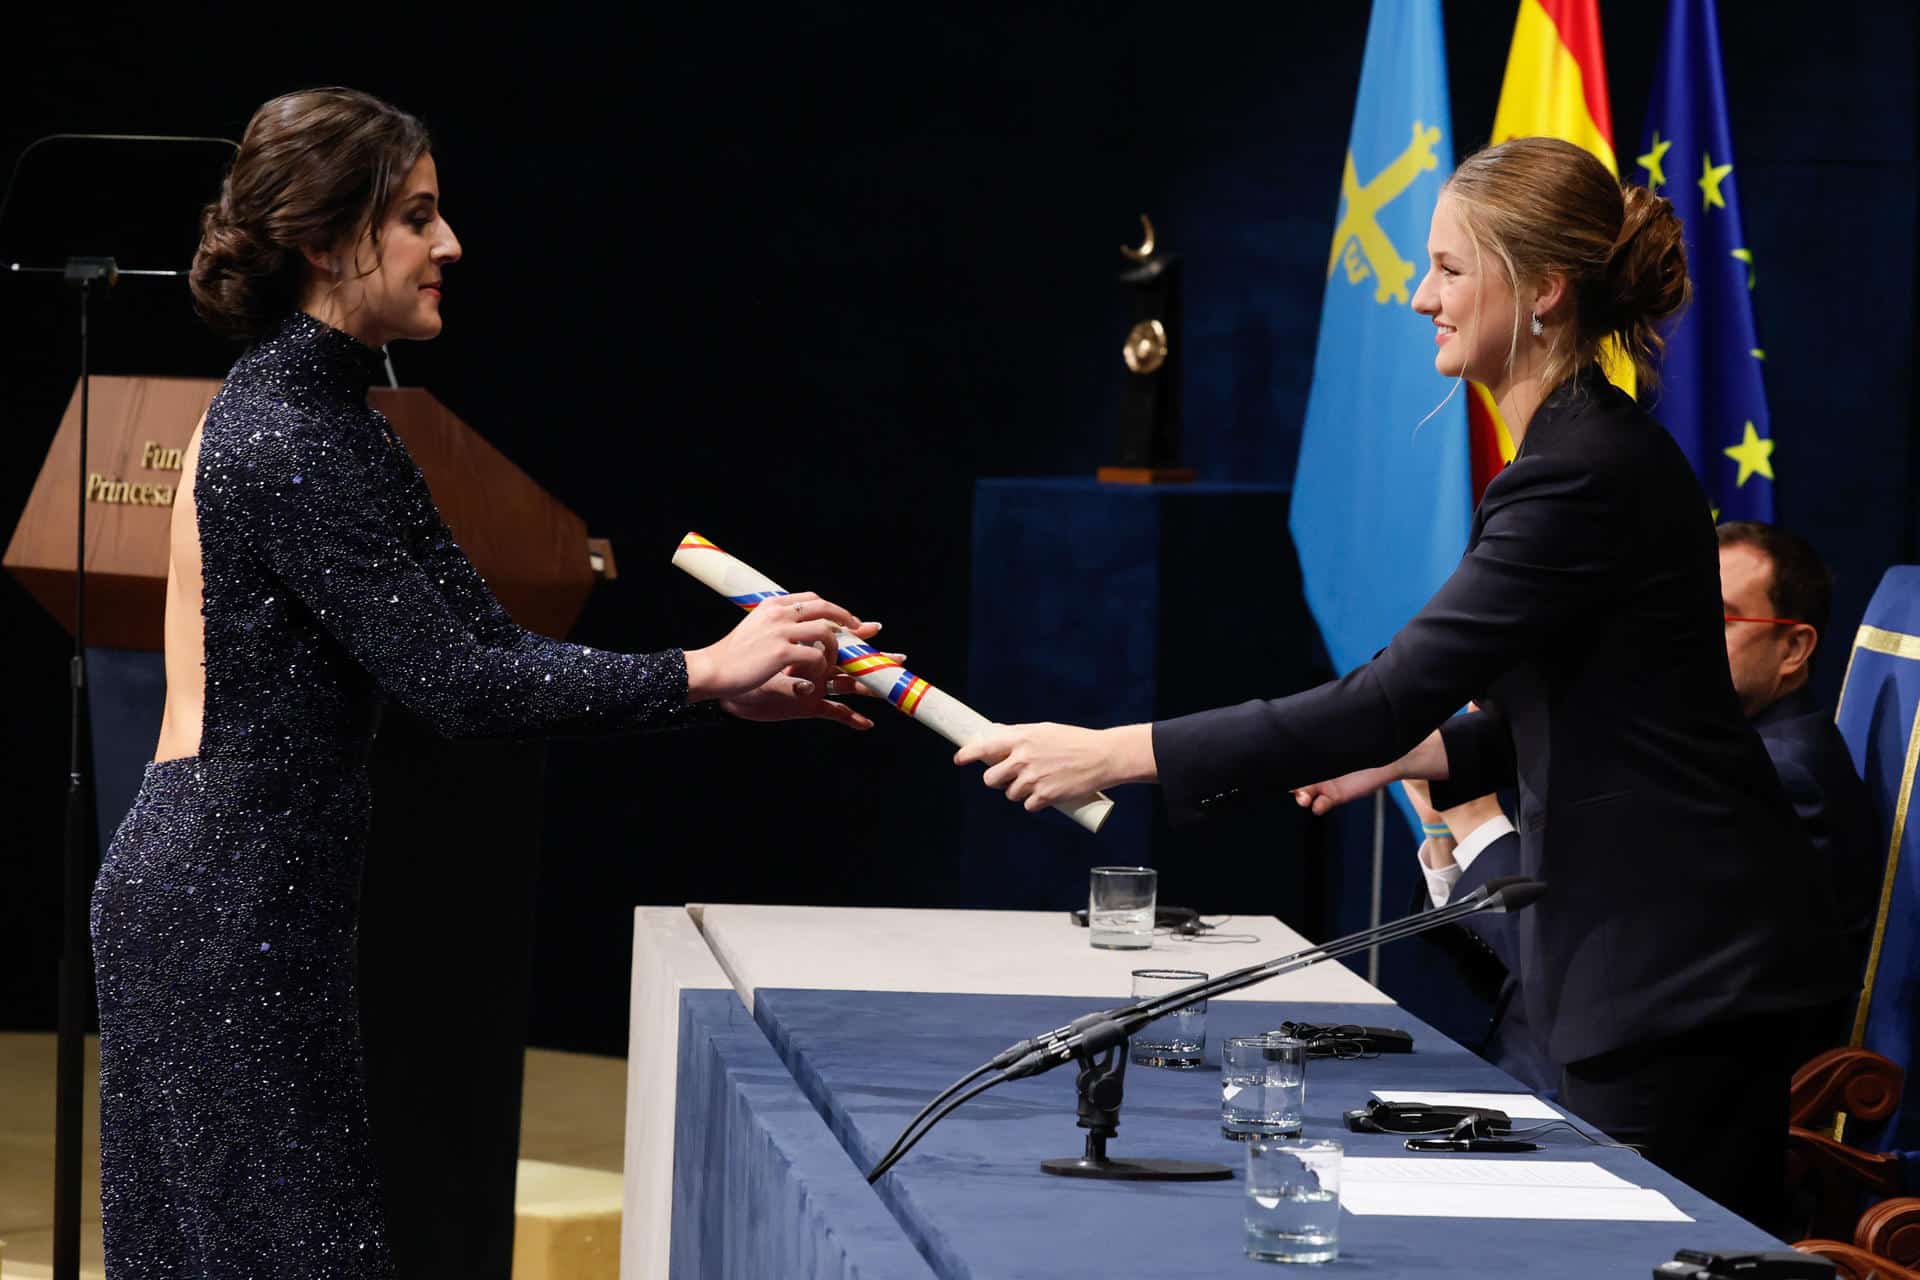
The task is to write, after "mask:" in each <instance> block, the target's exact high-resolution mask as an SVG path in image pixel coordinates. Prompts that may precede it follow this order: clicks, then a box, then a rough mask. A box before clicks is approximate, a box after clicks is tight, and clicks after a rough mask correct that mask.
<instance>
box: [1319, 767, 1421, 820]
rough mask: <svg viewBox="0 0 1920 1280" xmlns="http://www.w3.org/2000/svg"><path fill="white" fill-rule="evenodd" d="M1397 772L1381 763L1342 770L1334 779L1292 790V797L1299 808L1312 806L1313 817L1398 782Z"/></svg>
mask: <svg viewBox="0 0 1920 1280" xmlns="http://www.w3.org/2000/svg"><path fill="white" fill-rule="evenodd" d="M1399 776H1400V775H1399V774H1398V773H1397V772H1396V771H1395V769H1394V767H1393V766H1392V765H1390V764H1389V765H1381V766H1380V767H1379V768H1377V769H1356V770H1354V771H1353V772H1352V773H1343V774H1341V775H1340V776H1339V777H1337V778H1329V779H1327V780H1326V781H1325V782H1316V783H1313V784H1312V785H1310V786H1305V787H1297V788H1295V789H1294V793H1293V798H1294V800H1295V802H1296V803H1298V804H1299V806H1300V807H1301V808H1302V809H1311V810H1312V811H1313V814H1314V816H1315V817H1319V816H1320V815H1322V814H1326V813H1331V812H1333V811H1334V810H1335V809H1337V808H1339V807H1340V806H1341V805H1343V804H1345V803H1347V801H1349V800H1358V799H1360V798H1361V797H1363V796H1370V795H1372V794H1373V793H1374V792H1376V791H1378V790H1380V788H1382V787H1385V786H1391V785H1392V784H1393V783H1395V782H1397V781H1399Z"/></svg>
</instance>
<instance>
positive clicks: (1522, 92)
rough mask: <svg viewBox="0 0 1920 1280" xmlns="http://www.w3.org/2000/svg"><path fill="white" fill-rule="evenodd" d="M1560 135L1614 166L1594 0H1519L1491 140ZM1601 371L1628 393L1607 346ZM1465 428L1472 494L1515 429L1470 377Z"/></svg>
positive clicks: (1508, 452)
mask: <svg viewBox="0 0 1920 1280" xmlns="http://www.w3.org/2000/svg"><path fill="white" fill-rule="evenodd" d="M1510 138H1559V139H1561V140H1562V141H1564V142H1571V143H1572V144H1573V145H1574V146H1576V147H1579V148H1581V149H1582V150H1583V151H1587V152H1589V153H1591V154H1592V155H1593V156H1594V157H1595V158H1596V159H1598V160H1599V161H1600V163H1601V164H1604V165H1605V166H1607V172H1608V173H1611V174H1616V175H1617V174H1618V173H1619V172H1620V166H1619V165H1618V164H1617V163H1615V160H1614V154H1613V109H1612V107H1610V106H1609V105H1608V98H1607V60H1606V55H1605V53H1604V51H1603V50H1602V48H1601V43H1600V9H1599V4H1598V0H1520V14H1519V16H1518V17H1517V18H1515V19H1514V23H1513V44H1512V46H1511V47H1510V48H1509V49H1508V51H1507V74H1506V78H1505V79H1504V80H1502V81H1501V82H1500V105H1499V106H1498V107H1497V108H1495V110H1494V113H1493V141H1494V142H1496V143H1500V142H1506V141H1507V140H1508V139H1510ZM1602 362H1603V363H1604V365H1605V366H1606V370H1607V376H1608V377H1609V378H1611V379H1613V381H1614V382H1615V383H1616V384H1617V385H1619V386H1620V387H1621V389H1623V390H1625V391H1626V392H1628V393H1629V394H1631V393H1632V392H1633V389H1634V386H1633V365H1632V364H1631V363H1629V362H1628V361H1626V360H1624V359H1622V358H1621V357H1620V356H1619V354H1618V353H1617V352H1615V351H1613V350H1612V349H1611V348H1609V349H1608V350H1607V351H1606V352H1604V353H1603V354H1602ZM1468 431H1469V432H1470V433H1471V437H1472V441H1473V445H1472V447H1473V500H1474V501H1475V502H1478V501H1479V500H1480V495H1481V494H1482V493H1484V492H1485V491H1486V487H1487V482H1488V481H1490V480H1492V479H1493V478H1494V476H1496V475H1498V474H1499V473H1500V468H1501V467H1504V466H1506V465H1507V463H1509V462H1511V461H1513V435H1512V433H1511V432H1509V431H1508V430H1507V424H1506V423H1505V422H1503V421H1501V419H1500V411H1499V409H1498V408H1496V407H1495V406H1494V403H1493V397H1492V396H1491V395H1489V394H1488V393H1487V389H1486V388H1485V387H1483V386H1480V385H1479V384H1478V383H1475V384H1474V386H1473V400H1472V402H1471V404H1470V413H1469V422H1468Z"/></svg>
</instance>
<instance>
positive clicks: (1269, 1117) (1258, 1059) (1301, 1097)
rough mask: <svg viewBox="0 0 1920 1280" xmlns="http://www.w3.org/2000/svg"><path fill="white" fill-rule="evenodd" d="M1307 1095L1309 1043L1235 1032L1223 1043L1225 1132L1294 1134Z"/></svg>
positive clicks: (1222, 1122) (1235, 1136) (1262, 1135)
mask: <svg viewBox="0 0 1920 1280" xmlns="http://www.w3.org/2000/svg"><path fill="white" fill-rule="evenodd" d="M1306 1101H1307V1044H1306V1041H1304V1040H1295V1039H1293V1038H1291V1037H1289V1036H1282V1035H1271V1034H1269V1035H1261V1036H1234V1037H1232V1038H1231V1039H1229V1040H1228V1041H1227V1042H1226V1043H1225V1044H1223V1045H1221V1046H1220V1132H1221V1133H1222V1134H1223V1135H1224V1136H1226V1137H1229V1138H1233V1139H1235V1140H1236V1141H1245V1140H1247V1139H1249V1138H1277V1137H1294V1136H1297V1135H1298V1134H1299V1132H1300V1121H1301V1115H1302V1113H1303V1112H1304V1111H1305V1109H1306Z"/></svg>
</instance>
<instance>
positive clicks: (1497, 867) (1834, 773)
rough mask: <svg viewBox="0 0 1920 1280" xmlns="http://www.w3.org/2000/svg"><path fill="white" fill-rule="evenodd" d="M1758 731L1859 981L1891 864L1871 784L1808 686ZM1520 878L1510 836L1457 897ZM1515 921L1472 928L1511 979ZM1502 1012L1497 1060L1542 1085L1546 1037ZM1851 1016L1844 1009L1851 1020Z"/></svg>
mask: <svg viewBox="0 0 1920 1280" xmlns="http://www.w3.org/2000/svg"><path fill="white" fill-rule="evenodd" d="M1750 723H1752V725H1753V727H1754V728H1755V729H1757V730H1758V731H1759V733H1760V741H1761V743H1762V744H1763V745H1765V747H1766V749H1767V755H1768V757H1770V758H1771V759H1772V761H1773V768H1774V772H1775V773H1776V774H1778V775H1779V778H1780V783H1781V786H1782V787H1783V788H1784V789H1785V791H1786V793H1787V799H1788V800H1789V801H1791V802H1792V804H1793V808H1794V812H1795V813H1797V814H1798V815H1799V816H1800V824H1801V826H1802V828H1803V829H1804V830H1805V831H1806V834H1807V839H1808V841H1809V843H1811V844H1812V846H1813V864H1814V866H1815V867H1817V868H1818V869H1819V870H1820V871H1821V872H1822V873H1823V874H1825V875H1826V876H1828V877H1830V878H1831V880H1832V882H1833V889H1834V897H1835V899H1836V902H1837V905H1838V907H1839V912H1840V923H1841V925H1842V926H1843V927H1844V928H1845V930H1846V932H1847V935H1848V938H1849V939H1850V944H1851V945H1850V947H1849V950H1848V957H1849V961H1848V962H1849V964H1850V965H1851V966H1852V971H1853V972H1855V973H1857V972H1858V971H1859V970H1860V968H1861V967H1862V966H1863V965H1864V964H1865V963H1866V949H1867V940H1868V938H1869V937H1870V936H1871V935H1872V931H1873V919H1874V914H1875V912H1876V911H1877V909H1878V907H1879V901H1880V876H1881V861H1880V856H1879V850H1878V848H1877V847H1876V846H1875V844H1874V836H1873V831H1874V826H1873V814H1872V811H1871V809H1870V808H1869V807H1868V800H1867V789H1866V784H1865V783H1863V782H1861V780H1860V775H1859V774H1857V773H1855V772H1854V771H1853V757H1852V756H1851V755H1849V754H1848V752H1847V744H1846V740H1845V739H1843V738H1842V737H1841V736H1840V731H1839V730H1838V729H1836V728H1834V725H1833V717H1831V716H1829V715H1828V714H1826V712H1825V711H1823V710H1822V709H1821V707H1820V704H1819V702H1818V701H1817V700H1816V699H1815V698H1814V696H1813V693H1812V691H1811V690H1808V689H1804V688H1803V689H1800V690H1797V691H1795V692H1793V693H1790V694H1788V695H1787V696H1786V697H1784V698H1782V699H1780V700H1779V701H1778V702H1776V703H1774V704H1773V705H1772V706H1770V707H1768V708H1767V709H1766V710H1764V711H1762V712H1761V713H1760V714H1759V715H1757V716H1755V717H1754V718H1753V719H1752V721H1751V722H1750ZM1519 874H1520V840H1519V837H1518V836H1511V835H1509V836H1502V837H1500V838H1499V839H1498V840H1495V841H1494V842H1493V843H1491V844H1489V845H1488V846H1487V847H1486V848H1485V849H1483V850H1481V852H1480V856H1479V857H1478V858H1476V859H1474V862H1473V865H1472V866H1470V867H1468V868H1467V869H1466V870H1465V871H1464V872H1462V873H1461V875H1460V879H1459V882H1458V883H1457V884H1456V885H1455V887H1454V893H1455V894H1456V895H1464V894H1468V893H1471V892H1473V890H1475V889H1477V888H1479V887H1480V886H1481V885H1483V884H1486V883H1488V882H1489V881H1491V880H1498V879H1499V878H1501V877H1502V876H1512V875H1519ZM1420 898H1421V907H1422V909H1425V908H1427V907H1430V906H1431V905H1432V903H1431V901H1430V900H1429V899H1428V898H1427V894H1426V886H1425V885H1424V884H1422V885H1421V886H1420ZM1514 923H1515V920H1514V917H1512V916H1506V915H1482V916H1471V917H1469V918H1468V919H1467V920H1466V921H1465V922H1464V924H1463V928H1465V929H1467V930H1469V931H1470V932H1471V933H1472V935H1473V937H1474V939H1476V940H1477V942H1478V945H1479V948H1480V950H1481V952H1482V954H1483V955H1486V956H1487V957H1489V958H1492V959H1497V960H1498V961H1499V963H1500V964H1502V965H1504V966H1505V967H1506V970H1507V972H1508V973H1509V974H1516V975H1517V974H1518V973H1519V972H1520V970H1519V964H1520V960H1519V956H1518V954H1517V951H1516V945H1515V937H1514ZM1467 945H1468V946H1472V945H1473V944H1471V943H1470V944H1467ZM1448 954H1449V956H1450V957H1452V958H1453V959H1454V960H1455V963H1456V965H1457V966H1458V967H1459V968H1460V970H1461V972H1462V974H1463V975H1465V976H1466V978H1467V980H1468V983H1469V985H1471V986H1481V987H1483V986H1484V985H1485V974H1484V972H1483V970H1484V968H1485V965H1484V962H1482V963H1475V958H1474V957H1473V956H1472V955H1471V953H1469V952H1464V951H1463V950H1455V951H1450V952H1448ZM1509 981H1514V979H1509ZM1498 1004H1499V1007H1500V1008H1501V1009H1502V1010H1503V1012H1504V1016H1496V1018H1495V1021H1494V1024H1493V1026H1492V1027H1491V1028H1490V1029H1489V1031H1488V1035H1487V1051H1486V1052H1487V1056H1488V1057H1489V1058H1492V1059H1493V1061H1494V1062H1495V1063H1496V1064H1498V1065H1499V1066H1500V1067H1502V1068H1503V1069H1505V1070H1506V1071H1507V1072H1508V1073H1509V1074H1511V1075H1514V1076H1516V1077H1518V1078H1519V1079H1521V1080H1523V1081H1526V1082H1527V1083H1529V1084H1534V1085H1535V1086H1536V1088H1538V1087H1540V1082H1539V1081H1538V1080H1536V1079H1535V1078H1533V1077H1532V1076H1530V1075H1529V1074H1528V1072H1529V1071H1530V1070H1531V1069H1533V1067H1534V1064H1535V1063H1536V1062H1537V1061H1538V1060H1539V1059H1540V1057H1541V1056H1542V1055H1543V1054H1544V1049H1542V1048H1540V1047H1539V1046H1538V1045H1537V1043H1536V1041H1537V1037H1535V1036H1534V1035H1533V1029H1532V1027H1530V1026H1528V1025H1527V1023H1526V1018H1525V1013H1524V1008H1523V1002H1517V1001H1514V1000H1513V999H1512V998H1511V995H1510V994H1509V993H1508V992H1507V991H1505V990H1504V989H1503V990H1502V992H1501V997H1500V998H1499V999H1498ZM1850 1013H1851V1010H1850V1009H1849V1008H1848V1006H1847V1003H1845V1002H1843V1004H1842V1006H1841V1009H1840V1015H1841V1019H1842V1020H1844V1019H1845V1018H1846V1017H1847V1016H1850ZM1843 1030H1844V1028H1843V1027H1842V1026H1841V1025H1840V1022H1839V1021H1836V1022H1835V1023H1834V1025H1833V1026H1831V1027H1826V1028H1824V1029H1820V1030H1815V1031H1814V1032H1813V1033H1812V1034H1813V1037H1814V1040H1813V1044H1814V1051H1816V1052H1817V1051H1818V1049H1819V1048H1824V1047H1830V1044H1837V1043H1838V1042H1839V1039H1838V1037H1839V1035H1840V1034H1841V1033H1842V1032H1843ZM1806 1056H1811V1053H1809V1054H1808V1055H1806Z"/></svg>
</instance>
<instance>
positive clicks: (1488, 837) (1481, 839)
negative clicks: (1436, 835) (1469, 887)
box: [1436, 813, 1513, 905]
mask: <svg viewBox="0 0 1920 1280" xmlns="http://www.w3.org/2000/svg"><path fill="white" fill-rule="evenodd" d="M1512 834H1513V823H1511V822H1509V821H1507V815H1506V814H1504V813H1502V814H1499V815H1497V816H1495V817H1491V818H1488V819H1487V820H1486V821H1485V822H1483V823H1481V824H1480V825H1479V826H1477V827H1475V828H1474V829H1473V830H1472V831H1470V832H1469V833H1468V834H1467V838H1466V839H1464V840H1462V841H1461V842H1460V843H1459V844H1457V845H1455V846H1454V848H1453V860H1454V861H1455V862H1456V863H1458V864H1459V865H1460V870H1462V871H1465V870H1466V869H1467V868H1468V867H1470V866H1472V865H1473V860H1474V859H1475V858H1477V857H1479V856H1480V855H1481V854H1483V853H1485V852H1486V851H1487V846H1488V845H1490V844H1492V843H1493V842H1494V841H1495V840H1498V839H1499V838H1500V837H1501V836H1510V835H1512ZM1454 879H1456V880H1457V879H1459V877H1458V876H1455V877H1454ZM1436 905H1437V904H1436Z"/></svg>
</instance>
